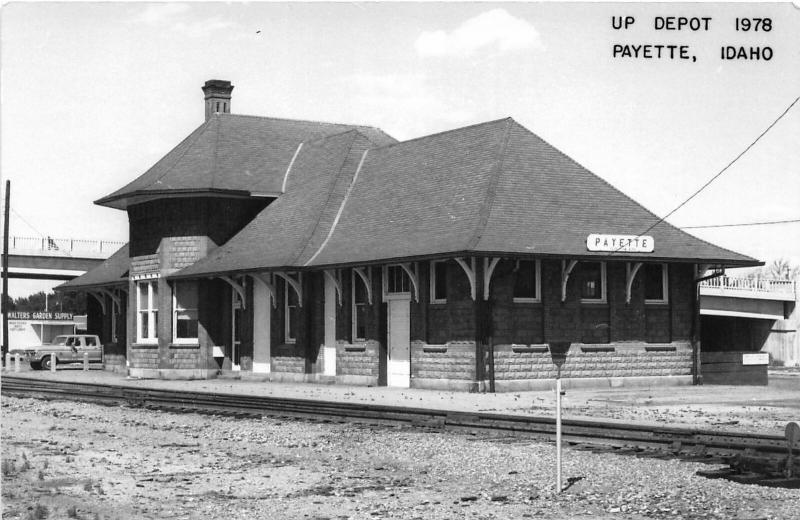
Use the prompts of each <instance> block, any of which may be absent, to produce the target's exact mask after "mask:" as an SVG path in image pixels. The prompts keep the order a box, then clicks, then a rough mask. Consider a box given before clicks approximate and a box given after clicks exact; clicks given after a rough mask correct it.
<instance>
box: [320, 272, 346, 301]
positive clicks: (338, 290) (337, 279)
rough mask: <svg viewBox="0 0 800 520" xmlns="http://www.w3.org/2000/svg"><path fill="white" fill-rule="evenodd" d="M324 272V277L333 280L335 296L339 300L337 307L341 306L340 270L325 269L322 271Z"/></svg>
mask: <svg viewBox="0 0 800 520" xmlns="http://www.w3.org/2000/svg"><path fill="white" fill-rule="evenodd" d="M322 272H323V273H325V278H327V279H329V280H330V281H331V282H333V286H334V287H335V288H336V296H337V298H338V300H339V307H341V306H342V276H341V271H339V269H325V270H324V271H322Z"/></svg>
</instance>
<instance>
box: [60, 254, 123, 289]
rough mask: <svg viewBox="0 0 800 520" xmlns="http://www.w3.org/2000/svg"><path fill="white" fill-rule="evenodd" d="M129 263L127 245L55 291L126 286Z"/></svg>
mask: <svg viewBox="0 0 800 520" xmlns="http://www.w3.org/2000/svg"><path fill="white" fill-rule="evenodd" d="M130 263H131V261H130V257H129V253H128V244H125V245H124V246H122V247H120V248H119V249H118V250H117V252H116V253H114V254H113V255H111V256H110V257H108V258H107V259H106V260H105V261H104V262H103V263H101V264H100V265H98V266H97V267H94V268H93V269H91V270H89V271H87V272H86V273H84V274H82V275H81V276H79V277H77V278H74V279H72V280H70V281H68V282H65V283H62V284H61V285H59V286H57V287H56V288H55V290H56V291H82V290H86V289H92V288H98V287H109V286H113V285H123V284H127V283H128V271H129V270H130Z"/></svg>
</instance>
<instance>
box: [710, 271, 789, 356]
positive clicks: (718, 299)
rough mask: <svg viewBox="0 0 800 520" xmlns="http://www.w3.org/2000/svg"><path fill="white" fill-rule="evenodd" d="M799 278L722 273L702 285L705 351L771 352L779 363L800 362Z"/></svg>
mask: <svg viewBox="0 0 800 520" xmlns="http://www.w3.org/2000/svg"><path fill="white" fill-rule="evenodd" d="M799 289H800V287H798V281H797V280H794V281H793V280H763V279H762V280H758V279H748V278H734V277H728V276H721V277H718V278H712V279H710V280H705V281H703V282H701V283H700V321H701V327H700V332H701V342H702V344H703V349H704V350H711V351H717V352H719V351H742V352H766V353H769V354H770V357H771V360H772V362H773V363H778V364H783V365H786V366H798V365H800V334H798V330H797V329H798V326H800V309H798V306H797V302H798V299H800V295H799V294H798V290H799Z"/></svg>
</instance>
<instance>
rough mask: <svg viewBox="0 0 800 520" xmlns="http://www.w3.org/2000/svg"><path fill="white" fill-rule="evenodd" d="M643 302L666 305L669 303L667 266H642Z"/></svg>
mask: <svg viewBox="0 0 800 520" xmlns="http://www.w3.org/2000/svg"><path fill="white" fill-rule="evenodd" d="M642 269H643V270H644V302H645V303H667V302H668V301H669V297H668V295H669V290H668V288H669V285H668V284H669V276H668V271H667V264H644V265H643V266H642Z"/></svg>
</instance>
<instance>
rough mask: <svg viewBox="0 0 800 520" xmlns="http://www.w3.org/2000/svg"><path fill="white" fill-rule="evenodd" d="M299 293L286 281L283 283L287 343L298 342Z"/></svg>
mask: <svg viewBox="0 0 800 520" xmlns="http://www.w3.org/2000/svg"><path fill="white" fill-rule="evenodd" d="M298 303H299V302H298V299H297V292H295V290H294V287H292V286H291V285H290V284H289V282H287V281H286V280H284V281H283V316H284V318H283V319H284V336H285V341H286V343H294V342H295V341H297V325H298V320H299V319H300V317H299V313H298V307H299V306H298Z"/></svg>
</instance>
